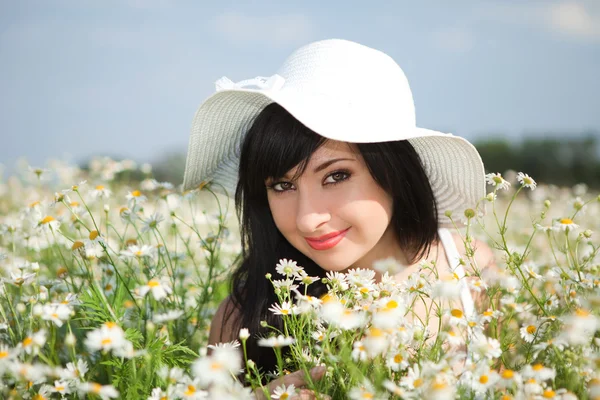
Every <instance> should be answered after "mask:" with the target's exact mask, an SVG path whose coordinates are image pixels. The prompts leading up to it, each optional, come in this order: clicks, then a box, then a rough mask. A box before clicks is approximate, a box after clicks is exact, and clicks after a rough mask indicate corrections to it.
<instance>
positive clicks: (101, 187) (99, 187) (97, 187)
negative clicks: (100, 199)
mask: <svg viewBox="0 0 600 400" xmlns="http://www.w3.org/2000/svg"><path fill="white" fill-rule="evenodd" d="M96 190H104V185H97V186H96Z"/></svg>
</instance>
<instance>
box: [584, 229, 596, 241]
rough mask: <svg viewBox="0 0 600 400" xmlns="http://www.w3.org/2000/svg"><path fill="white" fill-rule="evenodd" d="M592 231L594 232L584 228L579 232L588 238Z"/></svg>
mask: <svg viewBox="0 0 600 400" xmlns="http://www.w3.org/2000/svg"><path fill="white" fill-rule="evenodd" d="M593 233H594V232H593V231H592V230H591V229H586V230H585V231H583V232H582V233H581V234H582V235H583V236H585V238H586V239H589V238H591V237H592V234H593Z"/></svg>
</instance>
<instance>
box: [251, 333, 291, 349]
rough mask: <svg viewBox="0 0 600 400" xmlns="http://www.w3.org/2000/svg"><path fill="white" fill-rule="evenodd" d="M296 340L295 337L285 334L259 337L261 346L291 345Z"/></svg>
mask: <svg viewBox="0 0 600 400" xmlns="http://www.w3.org/2000/svg"><path fill="white" fill-rule="evenodd" d="M295 342H296V339H294V338H293V337H289V336H287V337H285V336H283V335H279V336H271V337H268V338H261V339H258V345H259V346H261V347H284V346H290V345H292V344H294V343H295Z"/></svg>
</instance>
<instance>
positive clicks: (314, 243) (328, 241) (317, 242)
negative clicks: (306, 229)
mask: <svg viewBox="0 0 600 400" xmlns="http://www.w3.org/2000/svg"><path fill="white" fill-rule="evenodd" d="M349 229H350V228H348V229H346V230H343V231H340V232H337V233H333V234H328V235H323V236H321V237H319V238H318V239H315V238H304V239H305V240H306V242H307V243H308V245H309V246H310V247H312V248H313V249H315V250H328V249H331V248H333V247H335V246H336V245H337V244H338V243H339V242H340V241H341V240H342V239H343V238H344V237H345V236H346V232H348V230H349Z"/></svg>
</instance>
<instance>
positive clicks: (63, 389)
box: [50, 380, 71, 395]
mask: <svg viewBox="0 0 600 400" xmlns="http://www.w3.org/2000/svg"><path fill="white" fill-rule="evenodd" d="M50 390H51V391H52V392H53V393H60V394H62V395H64V394H69V393H71V388H69V382H67V381H64V380H59V381H54V386H52V387H51V389H50Z"/></svg>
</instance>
